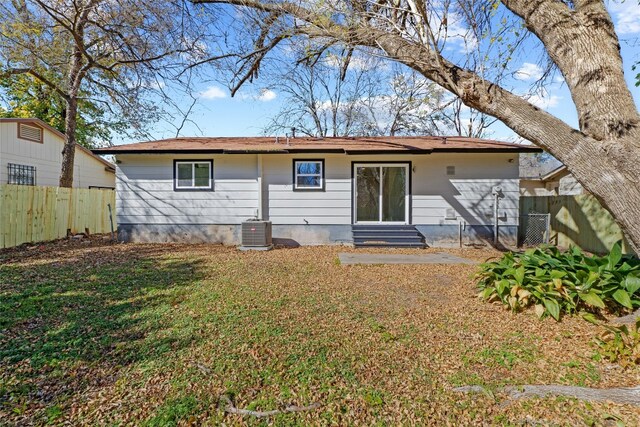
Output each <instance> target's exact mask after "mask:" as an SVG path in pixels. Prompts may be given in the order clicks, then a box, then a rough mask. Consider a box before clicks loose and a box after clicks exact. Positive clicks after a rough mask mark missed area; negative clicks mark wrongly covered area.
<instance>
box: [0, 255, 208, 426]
mask: <svg viewBox="0 0 640 427" xmlns="http://www.w3.org/2000/svg"><path fill="white" fill-rule="evenodd" d="M76 249H77V248H76ZM63 252H64V250H63ZM70 252H71V251H70ZM67 255H68V256H65V254H64V253H62V254H60V253H58V252H54V253H53V254H52V256H51V257H50V258H51V259H48V258H47V257H42V258H40V259H36V260H33V262H30V263H26V264H25V263H20V262H14V263H5V264H4V265H0V380H2V381H0V414H1V413H2V410H3V406H4V407H5V408H4V409H7V407H10V408H12V410H14V411H15V404H16V402H17V401H19V400H21V399H22V400H25V399H26V401H30V400H32V399H34V398H36V400H40V401H43V400H44V401H46V400H51V399H53V398H54V397H59V394H60V393H59V392H55V391H53V393H50V394H51V396H49V397H48V398H47V397H46V396H42V391H41V390H42V389H43V388H47V387H45V385H46V384H49V385H51V387H49V388H52V389H58V390H59V391H60V390H62V389H65V387H61V385H62V384H67V385H70V384H69V383H70V382H73V381H75V379H73V378H72V377H73V375H71V374H70V371H72V370H73V368H74V367H76V366H78V365H83V366H85V367H86V366H88V367H95V366H98V365H100V366H105V365H106V366H111V367H113V366H117V367H121V366H124V365H127V364H130V363H133V362H139V361H144V360H146V359H153V358H157V357H158V356H159V355H161V354H163V353H165V352H168V351H176V350H178V349H180V348H184V347H186V346H188V345H189V344H190V342H191V340H192V338H191V337H190V336H175V335H172V334H169V333H167V334H163V333H162V332H163V328H165V327H167V326H170V325H166V324H164V323H165V322H166V318H165V316H166V313H167V312H168V311H170V310H171V309H172V307H173V306H175V305H177V304H180V302H181V301H182V300H184V299H185V298H186V295H187V292H188V289H187V287H188V286H189V285H191V284H193V283H194V282H196V281H198V280H199V279H200V278H201V268H199V267H200V264H201V260H198V259H184V258H178V257H175V256H173V257H172V256H171V251H168V250H167V249H166V248H158V247H154V246H149V247H146V246H138V245H132V246H104V247H99V248H91V249H87V250H80V251H77V250H76V251H74V252H73V253H72V254H70V255H69V254H67ZM30 261H31V260H30ZM65 377H68V378H65ZM103 380H104V379H103ZM87 381H90V382H95V381H97V379H96V378H93V379H90V380H88V379H87V378H85V379H84V380H83V381H81V382H84V383H85V385H86V382H87ZM68 388H69V387H66V389H68ZM70 388H74V387H70ZM68 392H72V391H71V390H69V391H68ZM68 392H66V393H68ZM76 392H77V390H76ZM63 393H65V392H63ZM36 394H37V396H36Z"/></svg>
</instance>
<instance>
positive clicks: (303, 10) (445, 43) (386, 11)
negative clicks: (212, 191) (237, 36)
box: [194, 0, 640, 251]
mask: <svg viewBox="0 0 640 427" xmlns="http://www.w3.org/2000/svg"><path fill="white" fill-rule="evenodd" d="M194 1H196V2H198V3H211V4H216V3H217V4H220V3H225V4H231V5H235V6H237V7H238V9H239V10H251V11H253V12H252V13H254V14H255V13H257V14H259V15H260V16H261V17H262V20H261V22H262V25H260V32H261V34H263V35H264V36H263V37H262V39H261V40H258V43H257V45H258V46H260V47H262V48H264V49H268V48H269V44H271V45H272V46H275V45H277V44H278V43H279V40H284V39H290V38H293V37H306V38H311V39H316V40H318V41H323V42H324V43H325V44H340V45H343V46H345V47H347V48H354V47H367V48H369V49H373V50H375V51H376V52H377V53H378V54H379V55H382V56H386V57H387V58H390V59H392V60H395V61H398V62H400V63H403V64H405V65H406V66H408V67H410V68H412V69H414V70H416V71H417V72H419V73H420V74H422V75H423V76H425V77H426V78H428V79H430V80H432V81H433V82H435V83H437V84H438V85H440V86H441V87H443V88H444V89H446V90H448V91H450V92H451V93H453V94H454V95H456V96H457V97H459V98H460V99H461V100H462V102H463V103H464V104H465V105H466V106H468V107H471V108H474V109H476V110H478V111H481V112H483V113H485V114H488V115H490V116H493V117H496V118H498V119H500V120H501V121H502V122H503V123H504V124H505V125H507V126H508V127H510V128H511V129H512V130H514V131H515V132H516V133H517V134H518V135H520V136H521V137H523V138H525V139H527V140H529V141H532V142H533V143H535V144H536V145H538V146H540V147H542V148H544V149H546V150H547V151H549V152H550V153H551V154H552V155H554V156H555V157H556V158H558V159H559V160H560V161H562V162H563V163H564V164H565V165H567V167H568V168H569V170H570V171H571V172H572V173H573V174H574V176H575V177H576V178H577V179H578V180H579V181H580V183H581V184H582V185H583V186H584V187H585V188H586V189H587V190H588V191H589V192H591V193H592V194H594V195H595V196H596V197H597V198H598V199H599V200H600V202H601V203H602V204H603V205H604V206H605V207H606V208H608V209H609V211H610V212H611V213H612V214H613V216H614V217H615V218H616V220H617V222H618V224H619V225H620V226H621V227H622V229H623V230H624V231H625V232H626V233H627V235H628V236H629V238H630V240H631V243H632V246H633V247H634V249H635V250H636V251H638V250H640V185H638V182H640V168H639V167H638V165H639V164H640V114H639V113H638V109H637V107H636V105H635V103H634V100H633V98H632V96H631V92H630V90H629V87H628V86H627V83H626V82H625V78H624V72H623V67H622V57H621V55H620V45H619V39H618V37H617V35H616V33H615V29H614V26H613V23H612V20H611V16H610V14H609V12H608V11H607V9H606V6H605V2H604V0H574V1H558V0H539V1H535V2H533V1H530V0H501V1H496V2H494V3H489V2H486V1H479V0H445V1H442V2H424V1H416V0H398V1H376V2H367V1H341V0H337V1H334V2H320V3H315V2H310V1H303V2H290V1H287V0H274V1H265V0H194ZM454 24H455V25H454ZM454 36H460V37H461V38H462V39H463V40H464V42H465V45H464V46H463V47H464V48H469V47H471V48H472V49H447V47H451V46H452V43H453V42H454V41H455V38H454ZM526 36H528V38H529V43H528V44H527V45H524V44H523V43H522V41H523V40H524V38H525V37H526ZM267 40H268V43H265V41H267ZM534 44H537V45H538V46H539V47H540V48H541V50H540V51H541V52H542V53H543V54H545V55H548V58H549V60H550V62H551V63H552V64H553V66H554V67H555V68H557V70H558V71H559V72H560V73H561V74H562V77H563V78H564V81H565V82H566V85H567V88H568V90H569V91H570V92H571V95H572V99H573V101H574V104H575V107H576V110H577V113H578V120H579V127H578V128H577V129H574V128H572V127H571V126H569V125H568V124H567V123H565V122H563V121H562V120H561V119H559V118H558V117H555V116H553V115H552V114H549V113H548V112H545V111H543V110H541V109H540V108H538V107H537V106H536V105H534V104H533V103H532V102H530V101H528V100H527V99H526V98H525V97H523V96H521V95H520V94H517V93H514V92H513V91H511V90H510V88H509V86H508V84H506V82H505V81H504V80H503V79H502V78H499V77H502V76H504V70H507V69H508V68H509V64H510V63H511V61H512V60H513V58H514V57H517V55H518V54H523V52H524V53H525V54H527V55H530V54H531V52H530V51H531V49H533V46H534ZM262 58H264V53H263V54H262ZM260 60H261V58H260V57H256V58H255V61H253V62H251V63H250V65H249V64H247V65H246V67H245V68H244V70H253V71H255V70H257V69H258V68H259V64H260Z"/></svg>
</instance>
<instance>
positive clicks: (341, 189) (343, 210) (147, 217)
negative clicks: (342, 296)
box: [117, 153, 519, 243]
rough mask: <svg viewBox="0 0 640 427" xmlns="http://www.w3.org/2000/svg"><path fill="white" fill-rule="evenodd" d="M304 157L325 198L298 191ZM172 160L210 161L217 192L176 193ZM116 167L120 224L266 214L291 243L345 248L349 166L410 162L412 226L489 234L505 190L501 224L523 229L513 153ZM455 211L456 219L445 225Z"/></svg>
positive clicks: (228, 159) (131, 162) (153, 160)
mask: <svg viewBox="0 0 640 427" xmlns="http://www.w3.org/2000/svg"><path fill="white" fill-rule="evenodd" d="M259 157H261V160H260V159H259ZM304 158H307V159H324V160H325V180H326V190H325V191H308V192H305V191H293V177H292V167H293V166H292V164H293V159H304ZM174 159H213V160H214V191H193V192H190V191H180V192H176V191H174V190H173V160H174ZM118 160H119V164H118V170H117V175H118V179H117V213H118V221H119V223H121V224H149V225H182V224H196V225H197V224H200V225H207V224H209V225H215V224H235V225H237V224H240V223H241V222H242V221H244V220H246V219H250V218H254V217H256V216H257V215H258V212H259V210H260V209H262V216H263V218H264V219H268V220H270V221H272V222H273V224H274V230H280V232H281V233H284V230H287V228H286V226H291V227H290V230H291V232H290V233H288V232H287V233H284V234H285V235H286V236H283V237H286V238H293V237H294V235H297V234H300V233H302V231H296V230H302V229H300V228H299V227H303V228H304V227H308V229H309V233H307V234H306V235H307V236H308V241H309V242H311V241H312V240H313V239H315V238H316V236H322V235H326V236H325V238H326V239H333V238H334V237H332V236H338V235H339V236H341V237H340V238H339V239H338V240H342V241H344V236H342V234H340V233H343V231H342V230H343V228H341V227H345V226H346V227H349V226H350V225H351V223H352V197H351V192H352V188H351V187H352V178H351V175H352V163H353V162H371V161H374V162H380V163H384V162H387V161H411V162H412V169H413V171H412V199H411V223H412V224H416V225H430V226H444V227H453V228H452V229H455V230H457V227H458V226H459V225H460V224H461V223H462V224H463V225H464V224H467V225H469V226H477V227H485V226H489V227H490V226H492V225H493V223H494V219H493V203H494V199H493V196H492V189H493V187H495V186H500V187H501V188H502V191H503V195H504V198H502V199H501V200H500V204H499V224H500V225H501V226H510V227H515V226H517V225H518V200H519V180H518V156H517V155H516V154H480V153H476V154H431V155H394V156H347V155H337V154H332V155H318V154H311V155H281V154H264V155H249V154H247V155H244V154H242V155H214V156H206V155H180V156H171V155H119V156H118ZM447 166H455V169H456V173H455V175H447V174H446V167H447ZM260 169H261V170H262V177H263V178H262V182H261V183H260V180H259V179H258V176H259V170H260ZM259 185H261V186H262V189H261V190H262V199H261V203H259V202H258V199H259V194H260V188H259ZM451 208H453V209H454V210H455V213H456V218H455V219H453V220H452V219H445V215H446V212H447V209H451ZM276 226H277V227H276ZM294 226H295V227H294ZM319 226H335V227H333V229H335V230H338V231H335V232H333V234H331V233H324V234H323V233H321V232H319V230H322V229H321V228H318V227H319ZM454 226H455V227H454ZM485 228H486V227H485ZM329 229H330V228H327V230H329ZM333 229H332V230H333ZM345 229H347V228H345ZM431 229H432V228H431ZM447 229H448V228H447ZM480 229H484V228H480ZM438 230H439V229H438ZM274 237H277V236H276V235H275V234H274ZM317 238H320V237H317ZM303 240H305V241H306V238H305V239H303ZM319 243H321V242H319ZM324 243H329V241H327V242H324Z"/></svg>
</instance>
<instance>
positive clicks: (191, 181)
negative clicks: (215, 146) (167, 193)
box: [174, 160, 213, 190]
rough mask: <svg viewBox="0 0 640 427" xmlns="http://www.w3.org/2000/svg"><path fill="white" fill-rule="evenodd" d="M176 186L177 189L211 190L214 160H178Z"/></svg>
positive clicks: (175, 174) (176, 163)
mask: <svg viewBox="0 0 640 427" xmlns="http://www.w3.org/2000/svg"><path fill="white" fill-rule="evenodd" d="M174 166H175V171H174V187H175V189H176V190H211V189H212V188H213V186H212V185H213V161H212V160H176V161H175V165H174Z"/></svg>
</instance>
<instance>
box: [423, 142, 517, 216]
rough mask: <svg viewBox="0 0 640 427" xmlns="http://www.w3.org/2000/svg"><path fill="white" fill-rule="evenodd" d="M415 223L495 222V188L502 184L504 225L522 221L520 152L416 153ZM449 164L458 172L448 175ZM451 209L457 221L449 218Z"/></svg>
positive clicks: (500, 206)
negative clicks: (419, 154) (423, 154)
mask: <svg viewBox="0 0 640 427" xmlns="http://www.w3.org/2000/svg"><path fill="white" fill-rule="evenodd" d="M414 159H415V160H414V162H413V167H414V174H413V223H414V224H457V222H458V221H459V220H464V221H466V222H467V223H468V224H470V225H492V224H493V221H494V220H493V203H494V198H493V195H492V190H493V188H494V187H496V186H497V187H501V188H502V193H503V195H504V197H503V198H501V199H500V201H499V204H498V206H499V213H498V217H499V218H500V224H501V225H517V224H518V209H519V207H518V203H519V197H520V194H519V179H518V174H519V171H518V155H517V154H508V153H507V154H503V153H497V154H489V153H475V154H471V153H465V154H458V153H446V154H445V153H443V154H431V155H427V156H420V157H418V156H414ZM447 166H454V167H455V175H453V176H449V175H447V171H446V169H447ZM447 208H453V209H454V210H455V211H456V216H457V218H456V220H445V213H446V209H447Z"/></svg>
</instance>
